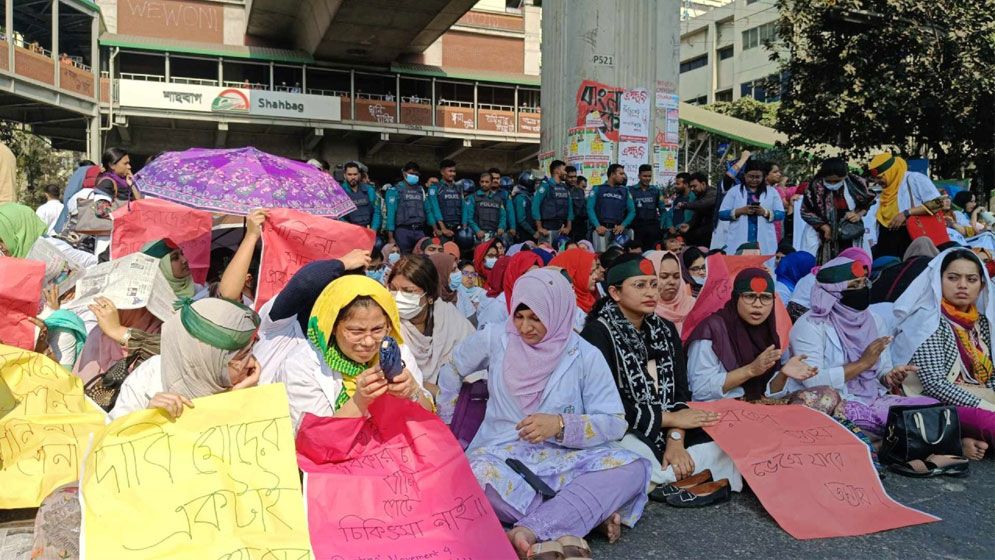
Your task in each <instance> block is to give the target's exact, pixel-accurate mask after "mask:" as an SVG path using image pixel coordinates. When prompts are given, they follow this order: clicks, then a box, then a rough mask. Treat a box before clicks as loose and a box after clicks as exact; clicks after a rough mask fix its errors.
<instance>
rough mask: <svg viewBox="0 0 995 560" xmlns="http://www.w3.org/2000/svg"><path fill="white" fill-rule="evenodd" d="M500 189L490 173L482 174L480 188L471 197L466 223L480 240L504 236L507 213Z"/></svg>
mask: <svg viewBox="0 0 995 560" xmlns="http://www.w3.org/2000/svg"><path fill="white" fill-rule="evenodd" d="M500 190H501V189H500V186H498V185H495V184H493V183H492V181H491V174H490V173H481V174H480V190H478V191H477V192H476V193H474V194H473V196H471V197H470V200H469V203H468V204H467V211H466V212H467V216H466V223H467V225H468V226H469V227H470V229H472V230H473V234H474V236H475V237H476V238H477V240H478V241H483V240H484V239H489V238H491V237H495V236H497V237H502V236H504V230H505V227H506V226H507V213H506V212H505V210H504V201H503V200H502V199H501V194H500Z"/></svg>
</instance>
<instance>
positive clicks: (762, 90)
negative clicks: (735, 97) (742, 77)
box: [739, 78, 767, 102]
mask: <svg viewBox="0 0 995 560" xmlns="http://www.w3.org/2000/svg"><path fill="white" fill-rule="evenodd" d="M766 85H767V79H766V78H760V79H759V80H753V81H752V82H744V83H742V84H740V86H739V96H740V97H752V98H753V99H756V100H757V101H760V102H766V101H767V88H766V87H765V86H766Z"/></svg>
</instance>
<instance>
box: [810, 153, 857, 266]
mask: <svg viewBox="0 0 995 560" xmlns="http://www.w3.org/2000/svg"><path fill="white" fill-rule="evenodd" d="M873 203H874V195H873V194H871V192H870V190H868V188H867V183H866V182H865V181H864V179H862V178H861V177H858V176H857V175H854V174H852V173H850V171H849V169H848V167H847V164H846V162H845V161H843V160H842V159H841V158H829V159H827V160H824V161H823V162H822V165H821V166H820V167H819V171H818V173H816V175H815V179H813V180H812V182H811V183H809V186H808V189H806V191H805V196H804V197H803V198H802V212H801V216H802V219H803V220H805V223H807V224H808V225H810V226H812V228H811V229H806V230H805V231H806V232H807V233H808V234H809V235H807V236H805V237H806V238H805V239H803V240H802V242H801V243H800V246H801V247H802V249H803V250H805V251H807V252H808V253H810V254H812V255H815V259H816V261H817V262H818V263H819V264H822V263H824V262H827V261H829V260H830V259H832V258H833V257H835V256H836V255H838V254H839V253H840V251H842V250H843V249H846V248H848V247H862V246H864V235H863V233H861V234H860V235H858V236H856V237H852V238H849V239H845V238H843V232H842V227H843V226H844V225H846V227H857V226H860V228H859V229H860V231H861V232H863V227H862V226H863V219H864V215H866V214H867V211H868V210H869V209H870V207H871V204H873ZM848 224H856V225H857V226H852V225H848ZM812 234H815V236H816V237H817V238H816V239H811V237H813V235H812Z"/></svg>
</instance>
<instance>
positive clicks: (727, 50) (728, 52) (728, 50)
mask: <svg viewBox="0 0 995 560" xmlns="http://www.w3.org/2000/svg"><path fill="white" fill-rule="evenodd" d="M732 54H733V53H732V46H731V45H730V46H728V47H723V48H721V49H719V60H726V59H728V58H732Z"/></svg>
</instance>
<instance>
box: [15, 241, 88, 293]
mask: <svg viewBox="0 0 995 560" xmlns="http://www.w3.org/2000/svg"><path fill="white" fill-rule="evenodd" d="M26 258H28V259H31V260H35V261H41V262H43V263H45V281H44V284H43V286H49V285H51V284H55V285H57V286H58V287H59V295H60V296H62V295H64V294H65V293H66V292H68V291H69V290H70V289H71V288H72V287H73V286H75V285H76V281H77V280H79V277H80V273H81V271H80V267H79V265H78V264H76V263H75V262H74V261H73V260H71V259H69V258H68V257H66V255H65V254H64V253H63V252H62V251H60V250H59V249H58V247H56V246H55V245H53V244H52V243H51V242H50V241H49V240H47V239H45V238H44V237H39V238H38V240H37V241H35V243H34V245H32V246H31V251H29V252H28V255H27V257H26Z"/></svg>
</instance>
